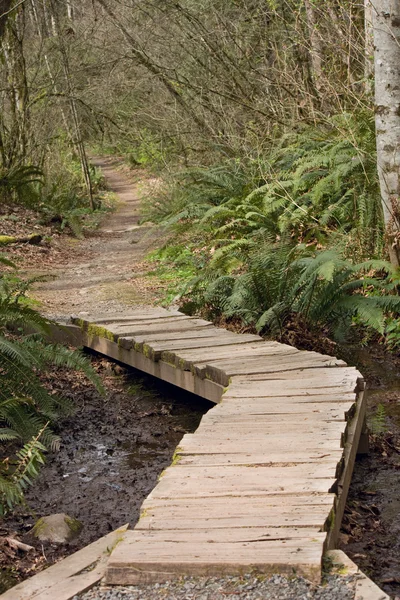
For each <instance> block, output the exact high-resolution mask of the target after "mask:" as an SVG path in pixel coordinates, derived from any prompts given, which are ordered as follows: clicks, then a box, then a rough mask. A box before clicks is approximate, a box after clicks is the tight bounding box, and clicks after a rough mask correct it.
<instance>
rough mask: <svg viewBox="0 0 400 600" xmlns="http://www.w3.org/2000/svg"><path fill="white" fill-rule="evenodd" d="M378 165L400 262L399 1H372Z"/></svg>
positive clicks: (392, 250)
mask: <svg viewBox="0 0 400 600" xmlns="http://www.w3.org/2000/svg"><path fill="white" fill-rule="evenodd" d="M372 17H373V26H374V45H375V56H374V64H375V125H376V145H377V164H378V174H379V182H380V190H381V199H382V207H383V215H384V220H385V229H386V236H387V246H388V251H389V255H390V261H391V263H392V264H393V265H394V266H399V263H400V211H399V208H400V0H373V10H372Z"/></svg>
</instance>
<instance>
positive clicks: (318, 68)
mask: <svg viewBox="0 0 400 600" xmlns="http://www.w3.org/2000/svg"><path fill="white" fill-rule="evenodd" d="M304 6H305V9H306V19H307V28H308V35H309V37H310V56H311V76H312V79H313V82H314V85H315V89H316V90H317V92H318V94H320V92H321V89H322V78H323V68H322V57H323V48H322V39H321V37H320V34H319V32H318V24H317V19H316V15H315V10H314V7H313V5H312V2H310V0H304Z"/></svg>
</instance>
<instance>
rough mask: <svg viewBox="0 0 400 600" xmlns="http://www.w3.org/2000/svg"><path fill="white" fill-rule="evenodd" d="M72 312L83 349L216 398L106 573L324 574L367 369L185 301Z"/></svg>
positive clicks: (315, 577)
mask: <svg viewBox="0 0 400 600" xmlns="http://www.w3.org/2000/svg"><path fill="white" fill-rule="evenodd" d="M72 322H73V323H74V327H69V328H68V331H69V335H73V336H75V338H76V339H78V340H79V343H81V344H83V345H84V346H87V347H89V348H92V349H94V350H96V351H98V352H101V353H102V354H104V355H107V356H109V357H112V358H114V359H117V360H118V361H121V362H122V363H125V364H128V365H131V366H133V367H136V368H137V369H140V370H142V371H144V372H146V373H150V374H151V375H154V376H156V377H159V378H160V379H162V380H164V381H168V382H170V383H173V384H175V385H177V386H179V387H181V388H183V389H185V390H188V391H190V392H193V393H196V394H198V395H200V396H202V397H204V398H207V399H208V400H211V401H212V402H214V403H215V406H214V407H213V408H212V409H211V410H209V412H208V413H207V414H206V415H205V416H204V417H203V419H202V421H201V424H200V426H199V428H198V429H197V431H196V432H195V433H192V434H187V435H185V436H184V437H183V439H182V441H181V443H180V445H179V447H178V448H177V449H176V454H175V457H174V460H173V463H172V464H171V466H170V467H168V468H167V469H166V471H165V472H164V473H163V475H162V477H161V478H160V480H159V483H158V484H157V486H156V487H155V489H154V490H153V491H152V493H151V494H150V496H149V497H148V498H147V499H146V501H145V502H144V504H143V507H142V514H141V518H140V520H139V522H138V524H137V525H136V527H135V528H134V529H133V530H130V531H127V532H126V533H125V534H124V538H123V540H122V541H121V542H120V543H119V544H118V545H117V546H116V548H115V549H114V551H113V552H112V554H111V556H110V557H109V560H108V564H107V570H106V582H107V583H110V584H136V583H145V582H158V581H165V580H170V579H171V578H173V577H177V576H180V575H210V576H211V575H222V574H236V575H238V574H241V573H245V572H249V571H253V572H255V573H262V574H271V573H275V572H279V573H286V574H294V573H296V574H298V575H303V576H305V577H307V578H308V579H310V580H312V581H319V579H320V577H321V562H322V556H323V554H324V552H325V551H326V550H327V549H330V548H332V547H334V546H335V542H336V539H337V535H338V532H339V528H340V524H341V520H342V516H343V511H344V505H345V502H346V496H347V491H348V487H349V483H350V478H351V474H352V470H353V465H354V459H355V455H356V453H357V448H358V445H359V441H360V436H361V434H362V430H363V423H364V416H365V401H364V382H363V379H362V377H361V375H360V373H358V371H357V370H356V369H355V368H353V367H348V366H347V365H346V364H345V363H344V362H342V361H341V360H337V359H336V358H332V357H330V356H324V355H321V354H318V353H316V352H306V351H300V350H296V349H295V348H292V347H291V346H287V345H285V344H279V343H277V342H268V341H263V340H262V339H261V338H260V337H259V336H256V335H249V334H243V335H242V334H236V333H232V332H229V331H226V330H224V329H220V328H216V327H214V326H213V325H212V324H211V323H209V322H207V321H204V320H202V319H198V318H193V317H188V316H185V315H183V314H181V313H179V312H177V311H167V310H164V309H159V308H157V309H150V308H149V309H137V310H135V311H132V312H127V313H126V314H123V315H121V314H120V315H118V316H109V315H108V316H107V315H106V316H103V317H101V316H98V315H97V316H93V317H92V316H85V318H83V319H82V318H77V317H75V318H72Z"/></svg>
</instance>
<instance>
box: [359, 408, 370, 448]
mask: <svg viewBox="0 0 400 600" xmlns="http://www.w3.org/2000/svg"><path fill="white" fill-rule="evenodd" d="M365 454H369V429H368V425H367V419H366V417H364V422H363V426H362V430H361V435H360V441H359V442H358V447H357V456H360V455H365Z"/></svg>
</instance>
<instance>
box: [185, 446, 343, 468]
mask: <svg viewBox="0 0 400 600" xmlns="http://www.w3.org/2000/svg"><path fill="white" fill-rule="evenodd" d="M317 450H318V449H316V450H314V451H311V450H309V451H305V452H300V451H299V450H294V451H287V452H285V455H284V456H283V455H282V451H275V452H274V451H270V452H268V455H267V456H266V455H265V453H261V452H260V453H259V454H256V453H254V452H246V451H243V452H240V451H239V452H236V453H234V452H232V453H231V454H189V453H185V452H184V451H182V453H181V452H179V449H178V451H177V454H176V460H177V461H178V462H179V464H180V465H190V466H194V467H195V466H197V465H201V466H219V467H228V466H231V465H236V466H239V465H247V466H251V465H260V466H270V467H286V466H291V465H300V464H310V463H317V464H324V465H325V464H326V465H331V466H332V468H334V469H339V471H341V466H340V465H341V460H342V456H343V450H342V449H340V450H331V451H329V452H323V453H321V452H320V451H319V452H318V451H317Z"/></svg>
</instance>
